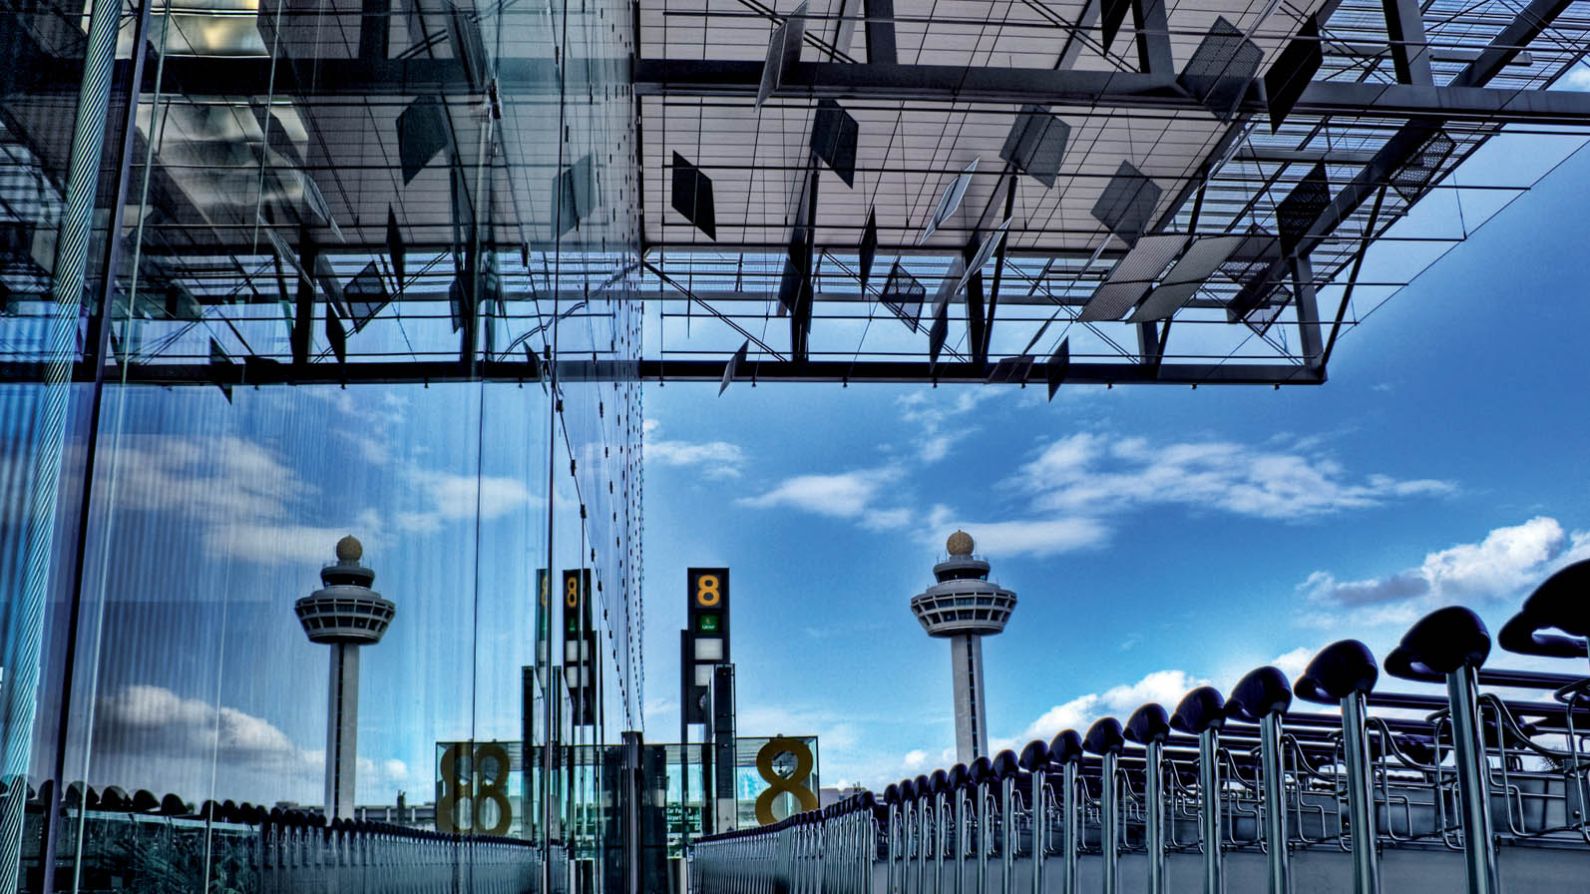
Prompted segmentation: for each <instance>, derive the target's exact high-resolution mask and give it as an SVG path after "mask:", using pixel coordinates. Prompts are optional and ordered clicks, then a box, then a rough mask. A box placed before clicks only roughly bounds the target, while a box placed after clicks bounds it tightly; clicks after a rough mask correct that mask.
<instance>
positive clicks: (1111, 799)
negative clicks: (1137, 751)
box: [1099, 751, 1121, 894]
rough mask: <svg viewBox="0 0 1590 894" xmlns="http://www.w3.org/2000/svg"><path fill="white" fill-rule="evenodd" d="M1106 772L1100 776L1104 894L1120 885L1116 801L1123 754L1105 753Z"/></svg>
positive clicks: (1100, 830) (1119, 842)
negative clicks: (1117, 780) (1117, 781)
mask: <svg viewBox="0 0 1590 894" xmlns="http://www.w3.org/2000/svg"><path fill="white" fill-rule="evenodd" d="M1102 760H1103V763H1104V772H1103V773H1102V774H1101V775H1100V776H1099V783H1100V788H1099V801H1100V805H1099V851H1100V852H1101V853H1102V854H1103V855H1104V887H1103V890H1104V894H1115V892H1116V891H1117V890H1119V886H1120V871H1121V866H1120V860H1121V839H1120V834H1119V832H1118V831H1117V828H1116V827H1117V826H1118V824H1119V823H1120V818H1119V816H1118V815H1117V814H1118V811H1119V810H1120V807H1119V805H1118V804H1117V803H1116V796H1117V794H1118V791H1117V783H1116V779H1115V777H1116V775H1117V772H1118V771H1117V768H1118V766H1119V764H1120V762H1121V756H1120V755H1119V754H1116V753H1115V752H1114V751H1111V752H1109V753H1108V754H1106V755H1104V756H1103V758H1102Z"/></svg>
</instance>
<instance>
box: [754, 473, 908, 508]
mask: <svg viewBox="0 0 1590 894" xmlns="http://www.w3.org/2000/svg"><path fill="white" fill-rule="evenodd" d="M901 475H902V473H901V471H900V470H899V469H898V468H894V467H892V466H883V467H880V468H876V469H861V470H858V471H855V472H841V473H839V474H835V475H796V476H795V477H793V478H786V479H784V480H783V481H781V482H779V483H778V484H777V485H774V486H773V488H772V489H770V490H768V491H767V492H765V493H763V494H761V495H759V496H755V497H745V498H742V499H741V500H740V501H739V502H740V504H741V505H742V506H751V507H754V508H757V509H778V508H788V509H799V510H802V511H804V512H811V513H815V514H817V515H826V516H829V517H830V518H849V519H864V517H866V516H867V515H868V513H869V512H873V511H874V510H876V507H875V506H874V505H873V501H874V500H876V499H877V498H878V497H879V495H880V494H881V492H882V491H883V488H884V487H885V486H886V485H888V484H892V483H894V482H896V481H898V480H900V478H901ZM872 518H873V519H874V520H877V519H879V518H883V519H885V520H893V518H891V517H889V516H878V515H873V516H872Z"/></svg>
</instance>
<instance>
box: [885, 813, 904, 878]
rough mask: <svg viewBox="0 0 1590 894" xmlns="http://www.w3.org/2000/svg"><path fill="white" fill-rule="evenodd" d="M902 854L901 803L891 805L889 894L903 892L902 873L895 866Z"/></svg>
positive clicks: (888, 867) (886, 873) (887, 874)
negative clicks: (901, 889) (901, 884)
mask: <svg viewBox="0 0 1590 894" xmlns="http://www.w3.org/2000/svg"><path fill="white" fill-rule="evenodd" d="M901 856H902V854H901V853H900V805H899V804H890V805H889V847H888V861H889V862H888V866H887V867H885V870H886V871H885V881H886V882H887V885H888V894H901V891H900V874H899V871H898V870H897V869H896V868H895V861H896V860H897V859H899V858H900V857H901Z"/></svg>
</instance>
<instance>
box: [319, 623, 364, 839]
mask: <svg viewBox="0 0 1590 894" xmlns="http://www.w3.org/2000/svg"><path fill="white" fill-rule="evenodd" d="M330 684H331V685H330V689H329V691H328V693H327V696H328V698H329V699H330V701H329V702H328V708H327V711H326V818H327V819H336V818H338V817H341V818H343V819H353V794H354V775H355V771H356V770H357V769H358V766H359V647H358V646H354V645H349V644H347V643H334V644H332V646H331V677H330Z"/></svg>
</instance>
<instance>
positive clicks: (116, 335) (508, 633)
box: [0, 0, 644, 891]
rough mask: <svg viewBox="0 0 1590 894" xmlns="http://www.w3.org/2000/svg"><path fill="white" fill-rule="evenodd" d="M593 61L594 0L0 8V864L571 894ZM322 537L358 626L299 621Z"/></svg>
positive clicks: (628, 677) (597, 161) (593, 501)
mask: <svg viewBox="0 0 1590 894" xmlns="http://www.w3.org/2000/svg"><path fill="white" fill-rule="evenodd" d="M631 52H632V28H631V24H630V10H629V6H628V4H624V3H618V2H614V0H585V2H581V3H565V2H554V3H549V4H519V3H514V2H499V3H495V4H486V3H469V2H465V3H450V2H441V0H405V2H397V3H384V2H383V3H372V2H368V0H365V2H362V3H361V2H359V0H333V2H316V3H308V2H303V0H260V2H258V3H256V2H254V0H245V2H240V3H207V2H189V0H179V2H173V3H159V4H157V3H152V2H140V0H130V2H127V3H125V4H118V3H117V2H93V0H91V2H90V3H88V4H87V6H86V7H85V6H84V5H83V4H77V5H75V6H71V5H67V4H60V3H53V2H51V0H44V2H28V3H17V4H7V5H6V6H4V7H3V8H0V370H3V382H0V546H3V552H0V581H3V584H4V588H5V593H6V598H5V600H4V602H3V603H0V610H3V613H0V634H3V641H0V646H3V654H0V674H3V676H0V694H3V706H4V708H3V710H4V727H3V737H4V738H3V746H4V767H3V783H4V786H5V791H4V795H3V796H0V890H17V889H20V890H26V891H43V890H103V889H110V888H122V889H130V890H173V891H175V890H227V891H251V890H296V889H298V888H300V887H303V886H305V885H319V886H321V887H322V888H324V887H326V886H330V888H331V889H335V890H355V891H356V890H369V891H388V890H394V891H395V890H451V889H454V888H458V889H463V890H503V891H520V890H542V889H543V887H542V886H544V885H547V884H550V885H552V886H553V888H554V889H565V888H567V887H568V886H570V885H571V884H576V883H578V884H585V883H584V882H583V881H577V880H578V879H580V878H583V877H589V878H590V879H591V880H592V884H594V885H595V886H596V887H595V888H584V890H600V889H601V886H602V882H601V881H600V879H599V877H600V876H601V873H600V872H597V871H596V870H595V864H594V861H595V860H596V859H598V857H599V851H600V843H599V842H598V844H597V845H596V846H593V847H591V848H585V849H584V850H585V851H586V852H585V853H584V854H583V855H582V854H577V853H575V850H578V849H571V848H569V847H567V846H566V845H567V842H570V841H574V840H576V838H578V837H579V836H583V835H585V834H586V832H585V831H580V832H576V831H575V830H576V829H579V830H588V831H589V832H590V835H592V836H596V837H597V838H599V837H600V836H601V835H603V834H605V833H604V832H603V830H604V829H606V828H608V827H609V825H610V822H611V817H609V816H608V813H609V812H610V811H611V810H613V809H614V806H613V803H612V799H611V798H607V797H604V796H603V795H602V791H601V788H600V784H599V777H600V776H601V767H600V756H599V755H596V754H595V753H594V751H593V749H589V748H583V749H582V748H573V747H568V746H576V745H590V744H594V743H599V742H617V741H618V739H619V731H621V730H627V729H638V728H639V727H640V723H641V718H640V693H641V687H642V683H643V679H644V667H643V663H642V656H641V652H640V642H641V621H640V615H641V603H640V592H639V582H640V573H641V562H642V557H641V554H640V537H639V531H640V527H639V526H640V523H641V489H642V481H641V475H640V466H639V460H640V456H639V440H640V433H641V396H640V387H639V384H638V382H637V381H636V379H635V376H634V363H635V361H636V359H637V357H638V342H639V338H640V332H639V319H638V311H637V310H636V307H635V303H634V301H633V300H632V298H633V296H632V291H633V289H634V288H635V285H636V272H635V271H636V264H637V259H638V253H639V243H638V238H637V235H636V228H637V219H636V218H637V213H636V211H635V210H634V209H635V207H636V203H635V202H634V201H633V195H632V191H633V190H634V189H635V188H636V186H635V181H634V158H635V147H634V140H635V139H636V135H635V134H634V132H633V127H632V124H631V120H632V117H633V113H632V108H631V102H632V100H631V98H630V88H629V86H628V69H629V58H630V54H631ZM554 358H556V359H557V361H558V362H556V363H553V362H549V361H551V360H552V359H554ZM201 365H202V366H203V367H204V368H206V369H208V370H210V371H213V372H214V373H216V374H215V375H207V376H206V377H205V378H206V379H207V380H206V381H204V382H202V383H199V384H195V383H194V382H193V381H191V379H192V377H191V376H187V375H183V374H182V372H183V371H184V370H186V371H189V372H191V370H193V369H194V368H195V367H196V366H201ZM488 371H489V373H490V374H489V375H487V374H486V373H487V372H488ZM167 374H171V375H175V376H176V379H188V380H189V381H188V383H187V384H182V385H170V386H167V385H162V384H161V382H160V380H161V378H162V376H163V375H167ZM347 535H351V536H352V537H354V538H356V539H357V540H358V541H360V546H361V547H362V549H360V550H358V552H359V554H358V555H357V556H355V557H354V558H353V559H351V560H348V561H350V562H352V563H353V564H354V565H356V566H357V567H359V568H363V569H366V570H367V571H369V572H373V574H374V577H373V580H368V579H366V578H359V576H358V575H357V574H356V575H354V578H352V579H351V580H352V585H354V586H358V585H366V586H367V589H368V590H373V591H375V592H377V593H379V594H380V597H381V598H383V599H385V600H388V601H390V603H391V611H390V615H391V616H390V620H389V622H388V623H386V626H385V628H384V630H379V631H378V630H376V629H375V628H376V627H377V626H379V625H377V624H375V623H374V622H369V621H366V620H364V618H363V616H360V617H359V618H358V619H356V620H351V621H349V622H348V625H346V626H347V629H346V630H344V631H343V632H344V633H346V634H347V636H346V637H345V639H346V640H347V641H348V642H350V643H352V644H350V645H339V644H338V643H336V642H331V641H330V640H328V639H326V636H329V634H327V635H326V636H322V637H321V639H322V641H319V642H311V640H310V638H309V636H307V635H306V628H307V627H308V626H314V627H315V628H316V630H317V631H318V630H320V628H321V625H322V620H319V619H318V618H319V616H316V617H317V620H315V621H313V622H311V621H301V619H300V614H303V611H304V610H303V608H302V607H301V606H300V607H299V610H298V611H295V604H296V603H298V600H300V599H302V598H304V597H308V596H310V595H311V594H312V593H316V592H317V591H322V592H325V593H327V594H329V595H328V596H327V597H326V599H327V601H326V602H325V603H324V604H323V606H322V608H323V609H324V610H325V611H326V612H336V611H340V610H342V609H344V608H347V607H348V606H351V605H353V604H354V603H353V602H350V601H349V600H351V599H353V597H352V596H349V595H348V594H347V593H344V592H342V591H340V590H338V589H337V587H338V586H342V585H344V584H347V581H344V580H343V579H342V578H339V577H338V576H337V574H336V569H335V568H332V569H327V566H333V565H334V564H335V563H338V562H339V560H342V559H347V556H344V555H342V554H341V553H340V552H334V549H340V548H339V547H338V542H339V540H340V539H341V538H343V537H345V536H347ZM323 571H324V572H325V574H323ZM361 573H363V572H361ZM344 577H346V575H344ZM361 581H362V582H363V583H362V584H361ZM566 581H567V582H571V583H574V584H575V585H576V592H573V593H569V592H566V591H565V590H564V588H563V586H562V585H563V584H564V583H565V582H566ZM543 583H547V584H550V585H549V586H547V587H546V589H545V591H544V592H543V593H542V594H541V595H542V598H538V590H540V589H541V587H542V585H543ZM323 588H324V590H323ZM361 598H362V597H361ZM369 598H371V599H373V598H374V597H369ZM581 600H584V601H585V604H584V605H583V606H582V602H581ZM373 604H376V603H369V602H367V603H366V605H373ZM347 610H348V611H350V612H353V614H354V615H357V614H358V612H356V611H354V610H353V609H351V608H347ZM366 613H367V614H368V612H366ZM350 617H352V615H350ZM326 626H327V627H328V629H329V624H327V625H326ZM355 628H357V629H355ZM354 640H357V642H354ZM338 655H341V656H343V658H338V657H336V656H338ZM349 656H354V658H355V660H354V663H353V669H352V670H351V676H350V675H349V674H350V671H349V669H348V668H347V666H346V659H347V658H348V657H349ZM338 661H343V662H344V664H341V665H339V664H337V662H338ZM339 667H341V668H342V670H341V677H340V678H339V676H338V674H339V671H338V668H339ZM328 668H330V674H329V676H328ZM339 679H340V680H341V681H342V683H341V686H340V688H339V684H338V680H339ZM328 680H329V685H328ZM339 716H341V717H344V718H345V719H344V720H343V721H342V726H340V727H339V724H338V721H337V720H336V719H335V718H337V717H339ZM339 735H341V736H342V738H341V739H339V738H338V736H339ZM549 742H552V743H554V744H556V745H557V746H558V747H556V748H552V749H549V748H547V747H546V745H547V744H548V743H549ZM339 743H346V744H339ZM338 754H342V755H344V759H342V760H338V758H337V755H338ZM328 773H331V774H332V775H337V774H341V777H340V778H341V779H342V780H343V782H344V783H346V781H347V780H348V779H353V780H355V781H354V782H353V784H352V792H351V808H350V810H349V811H345V814H346V815H344V816H341V817H337V820H338V822H337V823H336V824H335V826H334V828H333V829H332V831H331V832H325V831H322V830H321V828H320V823H321V822H322V821H323V818H324V817H325V814H326V812H327V790H328V789H327V776H328ZM332 812H333V813H336V812H337V811H336V809H335V808H333V809H332ZM311 830H312V831H311ZM451 833H471V834H472V835H473V836H474V838H473V841H472V842H471V843H469V844H467V845H466V844H461V843H460V840H459V839H455V838H454V837H453V835H452V834H451ZM400 865H401V866H402V867H404V868H403V869H402V870H401V871H397V870H394V869H393V867H394V866H400ZM350 867H356V868H358V871H353V869H352V868H350ZM438 886H440V887H438Z"/></svg>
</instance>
